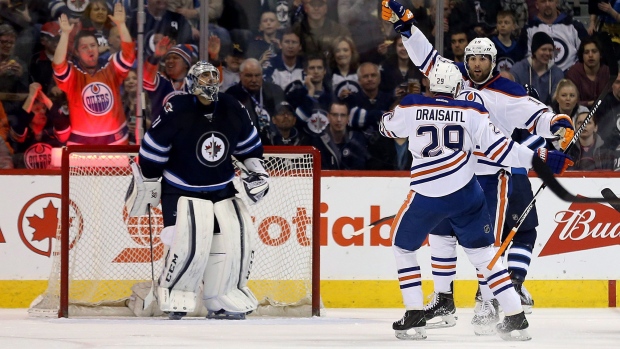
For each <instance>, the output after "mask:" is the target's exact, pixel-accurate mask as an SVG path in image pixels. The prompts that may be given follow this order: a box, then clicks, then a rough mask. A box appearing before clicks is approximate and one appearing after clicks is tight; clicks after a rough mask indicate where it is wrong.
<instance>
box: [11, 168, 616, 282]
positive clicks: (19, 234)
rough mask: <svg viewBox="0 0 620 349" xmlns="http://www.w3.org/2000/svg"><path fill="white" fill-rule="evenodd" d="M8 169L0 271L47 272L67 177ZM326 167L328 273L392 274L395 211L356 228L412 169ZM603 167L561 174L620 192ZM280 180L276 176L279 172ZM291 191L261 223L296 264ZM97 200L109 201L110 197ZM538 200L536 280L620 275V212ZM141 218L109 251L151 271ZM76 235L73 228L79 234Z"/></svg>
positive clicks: (470, 272) (81, 222) (381, 211)
mask: <svg viewBox="0 0 620 349" xmlns="http://www.w3.org/2000/svg"><path fill="white" fill-rule="evenodd" d="M6 173H7V172H5V175H0V187H1V188H2V191H1V194H0V195H1V200H0V280H46V279H47V278H48V277H49V274H50V269H51V266H52V263H51V261H52V257H53V253H52V251H53V245H54V244H55V240H56V227H57V224H58V220H59V217H60V214H59V212H60V176H57V175H9V174H6ZM356 173H360V172H356ZM324 174H325V175H324V176H323V177H322V178H321V205H320V217H321V218H320V222H318V224H320V227H321V234H320V235H321V246H322V247H321V279H322V280H394V279H395V277H396V268H395V264H394V258H393V256H392V252H391V249H390V245H391V243H390V236H389V235H390V225H389V224H390V223H391V220H390V221H386V222H384V223H383V224H380V225H378V226H376V227H374V228H372V229H369V230H367V231H365V232H364V233H362V234H359V235H353V233H354V232H356V231H358V230H360V229H362V228H364V227H365V226H367V225H368V224H369V223H370V222H374V221H377V220H379V219H381V218H383V217H387V216H391V215H394V214H395V213H396V212H397V211H398V209H399V208H400V206H401V204H402V203H403V201H404V199H405V197H406V195H407V193H408V177H407V176H406V175H402V176H400V175H399V176H395V177H365V176H358V175H347V174H345V173H343V172H338V173H337V175H334V174H333V173H329V172H324ZM597 174H600V176H592V177H584V176H578V177H563V178H561V179H560V182H561V183H562V185H564V186H565V187H566V188H567V189H568V190H569V191H570V192H571V193H572V194H575V195H582V196H589V197H600V196H601V190H602V189H604V188H610V189H611V190H612V191H614V192H615V193H616V194H619V195H620V177H619V176H616V177H613V176H615V174H611V173H610V174H605V173H602V172H600V173H597ZM573 176H574V174H573ZM588 176H590V175H588ZM607 176H612V177H607ZM531 179H532V187H533V190H534V191H536V190H537V189H538V187H539V186H540V185H541V182H540V181H539V180H538V179H537V178H531ZM273 185H274V186H276V185H277V180H276V181H275V182H274V184H273ZM289 185H290V184H289ZM105 189H106V190H116V191H117V193H116V192H115V193H114V196H116V197H118V199H117V200H119V202H116V203H114V205H120V206H121V207H122V200H123V198H124V193H125V188H116V189H113V188H105ZM287 192H291V193H293V192H294V191H293V190H288V188H287V190H283V191H282V193H280V194H273V196H272V197H271V198H270V200H271V201H270V202H272V203H270V205H271V204H273V205H276V204H279V205H281V206H282V207H283V208H282V211H281V212H282V215H281V216H278V217H276V216H272V217H270V220H269V221H266V220H264V221H263V220H261V221H260V222H258V223H257V225H258V226H259V229H258V232H259V234H258V235H259V236H258V237H257V239H256V241H257V244H260V245H265V246H272V247H274V246H276V247H280V248H289V247H290V249H291V251H295V252H294V253H293V255H290V256H289V257H287V258H289V259H290V261H291V263H293V262H294V260H295V258H297V257H296V256H302V255H309V250H310V244H309V240H308V234H310V233H309V231H310V230H309V229H308V225H307V224H306V223H307V217H309V216H310V215H311V211H312V207H311V206H308V207H297V206H298V204H295V203H293V204H287V199H286V193H287ZM273 193H276V191H275V190H274V192H273ZM92 194H93V195H92V198H88V197H86V198H85V199H84V201H80V202H74V203H72V204H71V208H70V210H71V215H70V216H71V222H70V223H71V225H72V226H75V227H76V233H74V234H78V236H77V238H88V236H87V235H88V230H89V229H90V228H89V222H90V221H92V220H93V219H94V216H96V215H105V214H106V213H105V211H102V210H95V212H91V210H89V209H87V208H85V206H88V205H89V204H88V202H89V200H96V198H97V197H98V195H95V193H94V192H93V193H92ZM270 194H271V193H270ZM276 196H277V197H276ZM97 205H100V207H105V206H106V205H107V204H106V203H105V202H102V203H98V204H97ZM299 206H305V205H304V204H300V205H299ZM537 208H538V218H539V222H540V225H539V227H538V239H537V242H536V246H535V248H534V253H533V256H532V265H531V269H530V273H529V275H528V278H529V279H535V280H536V279H537V280H616V279H620V271H619V270H618V268H617V267H616V265H615V264H614V263H610V261H614V260H617V258H618V255H619V253H620V247H618V244H619V242H620V238H619V235H620V213H618V212H617V211H615V210H614V209H612V208H611V207H610V206H609V205H607V204H605V203H594V204H581V203H570V202H564V201H561V200H560V199H558V198H557V197H556V196H555V195H554V194H553V193H551V192H550V191H549V190H544V191H543V192H542V193H541V194H540V195H539V196H538V198H537ZM160 213H161V212H159V211H158V210H156V211H155V215H154V218H153V219H152V222H151V223H152V224H151V225H152V227H153V230H154V232H155V234H156V235H157V234H158V232H159V231H160V230H161V219H160ZM98 218H99V219H100V218H101V217H98ZM124 218H125V219H127V217H124ZM103 219H104V220H105V219H106V217H103ZM259 219H261V218H259ZM111 220H114V219H112V218H111ZM141 220H142V219H138V218H135V219H129V221H127V220H125V221H124V222H123V221H122V220H120V219H119V220H118V222H115V221H113V222H112V223H111V224H115V225H114V227H115V228H108V229H114V230H122V233H123V236H124V237H123V238H122V240H120V245H122V246H120V245H119V246H120V247H118V248H117V250H114V251H112V252H110V255H109V256H103V257H102V258H104V259H106V260H107V261H108V263H110V265H114V264H122V263H127V256H128V255H131V256H132V258H134V260H132V263H134V264H135V263H144V264H145V268H146V270H150V249H149V244H148V239H145V238H144V237H145V236H147V237H148V230H144V229H142V228H141V227H144V226H147V225H148V224H147V223H148V218H145V219H144V220H145V222H142V221H141ZM304 222H305V223H304ZM128 225H129V227H128ZM104 233H105V232H104ZM75 239H76V236H73V237H72V241H73V240H75ZM154 241H155V250H154V255H155V259H161V256H162V251H163V249H162V247H161V242H160V241H159V239H158V237H156V238H155V240H154ZM286 246H289V247H286ZM99 250H100V249H98V248H97V247H96V246H92V247H91V250H88V251H86V253H87V254H89V255H91V256H94V255H95V254H97V252H98V251H99ZM274 251H275V250H274ZM458 251H459V252H458V253H459V254H458V259H459V260H460V261H462V262H461V263H458V270H457V278H458V279H462V280H475V279H476V275H475V273H474V269H473V267H471V265H470V264H469V263H468V262H467V257H466V255H465V254H464V253H463V251H462V250H461V249H460V248H459V249H458ZM278 253H280V252H278ZM136 256H138V257H136ZM135 258H137V259H135ZM418 260H419V262H420V264H421V266H422V270H423V278H424V279H431V274H430V270H431V268H430V252H429V248H428V247H427V246H425V247H423V248H422V249H421V251H420V253H419V255H418ZM149 273H150V272H149Z"/></svg>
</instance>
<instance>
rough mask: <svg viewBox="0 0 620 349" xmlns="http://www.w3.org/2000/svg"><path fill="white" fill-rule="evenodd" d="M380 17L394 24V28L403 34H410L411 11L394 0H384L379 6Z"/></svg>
mask: <svg viewBox="0 0 620 349" xmlns="http://www.w3.org/2000/svg"><path fill="white" fill-rule="evenodd" d="M381 18H383V19H384V20H386V21H390V22H392V23H393V24H394V30H395V31H396V32H397V33H399V34H401V35H403V36H405V37H407V38H408V37H410V36H411V26H412V25H413V13H411V11H409V10H408V9H406V8H405V6H403V5H401V4H399V3H398V2H396V1H394V0H384V1H383V6H381Z"/></svg>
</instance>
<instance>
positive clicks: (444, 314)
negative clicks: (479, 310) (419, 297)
mask: <svg viewBox="0 0 620 349" xmlns="http://www.w3.org/2000/svg"><path fill="white" fill-rule="evenodd" d="M432 297H433V299H432V300H431V301H430V302H429V303H428V304H426V305H425V306H424V317H425V318H426V321H427V323H426V328H428V329H434V328H444V327H453V326H455V325H456V319H457V317H456V316H454V313H455V312H456V308H455V307H454V296H453V295H452V294H451V293H433V295H432ZM438 316H441V320H440V321H436V322H432V323H431V322H428V321H430V320H432V319H434V318H436V317H438Z"/></svg>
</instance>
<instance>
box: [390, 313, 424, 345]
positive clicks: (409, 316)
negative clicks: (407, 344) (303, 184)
mask: <svg viewBox="0 0 620 349" xmlns="http://www.w3.org/2000/svg"><path fill="white" fill-rule="evenodd" d="M424 326H426V319H425V317H424V310H407V311H405V315H403V318H402V319H400V320H398V321H396V322H394V323H393V324H392V329H393V330H394V331H396V338H398V339H408V340H422V339H426V329H425V328H424ZM410 329H414V330H415V333H413V334H409V333H407V331H408V330H410Z"/></svg>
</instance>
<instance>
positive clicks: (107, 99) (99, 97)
mask: <svg viewBox="0 0 620 349" xmlns="http://www.w3.org/2000/svg"><path fill="white" fill-rule="evenodd" d="M82 102H84V107H85V108H86V111H88V112H89V113H91V114H93V115H97V116H99V115H103V114H105V113H107V112H109V111H110V109H112V104H113V103H114V97H113V96H112V90H110V88H109V87H108V86H107V85H105V84H102V83H100V82H92V83H90V84H88V85H86V87H84V89H83V90H82Z"/></svg>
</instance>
